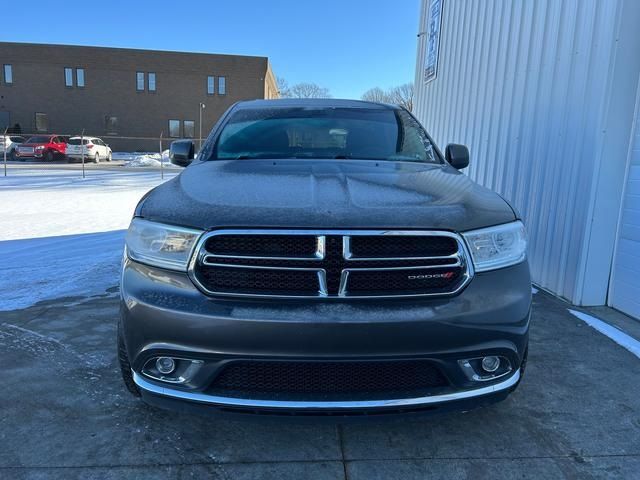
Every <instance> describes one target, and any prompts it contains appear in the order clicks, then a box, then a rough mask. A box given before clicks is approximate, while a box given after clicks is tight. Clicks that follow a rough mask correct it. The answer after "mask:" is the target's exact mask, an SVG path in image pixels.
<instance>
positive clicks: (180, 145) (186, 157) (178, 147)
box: [169, 140, 195, 167]
mask: <svg viewBox="0 0 640 480" xmlns="http://www.w3.org/2000/svg"><path fill="white" fill-rule="evenodd" d="M194 150H195V146H194V145H193V142H192V141H191V140H176V141H175V142H171V146H170V147H169V161H170V162H171V163H173V164H174V165H178V166H179V167H186V166H188V165H189V164H190V163H191V162H192V161H193V156H194Z"/></svg>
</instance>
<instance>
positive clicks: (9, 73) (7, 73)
mask: <svg viewBox="0 0 640 480" xmlns="http://www.w3.org/2000/svg"><path fill="white" fill-rule="evenodd" d="M4 83H6V84H7V85H11V84H12V83H13V67H12V66H11V65H5V66H4Z"/></svg>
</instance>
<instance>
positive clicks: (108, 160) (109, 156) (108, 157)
mask: <svg viewBox="0 0 640 480" xmlns="http://www.w3.org/2000/svg"><path fill="white" fill-rule="evenodd" d="M111 160H112V158H111V152H109V155H108V156H107V162H110V161H111Z"/></svg>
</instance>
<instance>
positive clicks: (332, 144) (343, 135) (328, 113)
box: [211, 107, 440, 163]
mask: <svg viewBox="0 0 640 480" xmlns="http://www.w3.org/2000/svg"><path fill="white" fill-rule="evenodd" d="M211 158H221V159H225V158H226V159H232V158H345V159H346V158H353V159H375V160H396V161H412V162H429V163H440V160H439V158H438V157H437V155H436V154H435V152H434V150H433V146H432V145H431V142H430V141H429V139H428V137H427V135H426V133H425V132H424V130H423V129H422V127H421V126H420V125H419V124H418V122H417V121H416V120H415V119H414V118H413V117H412V116H411V115H409V114H408V113H407V112H406V111H404V110H402V109H391V108H313V107H311V108H304V107H299V108H263V109H239V110H237V111H235V112H234V113H232V114H231V116H230V118H229V120H228V121H227V123H226V124H225V125H224V127H223V129H222V132H221V134H220V137H219V139H218V141H217V144H216V146H215V148H214V152H213V155H212V157H211Z"/></svg>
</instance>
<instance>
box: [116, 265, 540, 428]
mask: <svg viewBox="0 0 640 480" xmlns="http://www.w3.org/2000/svg"><path fill="white" fill-rule="evenodd" d="M121 292H122V304H121V310H122V321H123V332H124V335H125V343H126V347H127V351H128V352H129V357H130V362H131V365H132V369H133V372H134V381H135V382H136V383H137V385H138V386H139V387H140V389H141V391H142V394H143V398H144V399H145V400H146V401H148V402H150V403H154V404H159V403H160V404H162V406H170V407H172V408H181V406H183V405H186V404H190V405H197V406H199V407H208V408H209V409H211V407H213V408H214V409H218V410H234V411H251V412H255V411H261V412H271V413H278V412H292V413H293V412H296V413H304V414H319V415H321V414H327V413H329V412H332V413H336V414H338V415H341V414H346V415H349V414H352V413H357V412H367V413H372V412H404V411H416V410H422V409H432V408H435V407H438V406H442V405H459V406H460V407H459V408H465V409H466V408H469V407H470V406H473V405H476V404H482V403H484V402H486V401H488V400H491V399H493V400H496V399H498V400H499V399H502V398H504V397H505V396H506V395H507V394H508V393H509V392H510V391H511V390H512V389H513V388H514V387H515V385H517V383H518V381H519V379H520V366H521V363H522V360H523V357H524V355H525V350H526V347H527V344H528V328H529V316H530V305H531V287H530V279H529V269H528V265H527V264H526V263H522V264H519V265H516V266H513V267H509V268H505V269H502V270H497V271H493V272H486V273H481V274H476V276H475V277H474V278H473V280H472V281H471V282H470V283H469V285H468V286H467V287H466V289H465V290H464V291H463V292H462V293H461V294H460V295H458V296H455V297H451V298H442V299H437V298H432V299H388V300H376V301H371V300H360V301H353V300H351V301H340V300H336V301H333V300H330V301H326V300H317V301H316V300H313V301H305V302H301V301H276V300H269V301H264V300H263V301H251V300H238V299H233V300H229V299H213V298H209V297H206V296H204V295H203V294H202V293H201V292H200V291H199V290H197V289H196V288H195V287H194V285H193V284H192V282H191V280H190V279H189V278H188V277H187V275H186V274H182V273H178V272H170V271H166V270H162V269H157V268H152V267H148V266H145V265H141V264H138V263H136V262H133V261H131V260H125V264H124V270H123V276H122V286H121ZM159 355H174V356H176V357H183V358H192V359H198V360H199V361H204V362H205V363H206V364H207V365H208V368H207V369H205V371H206V375H200V376H199V377H198V378H196V379H195V380H194V381H193V382H189V383H187V384H184V385H169V384H165V383H164V382H161V381H158V380H154V379H152V378H149V377H148V376H146V375H145V374H144V373H142V370H143V366H144V365H145V364H146V363H147V362H148V361H149V360H150V359H153V358H154V357H157V356H159ZM484 355H499V356H502V357H504V358H507V359H508V360H509V362H510V364H511V365H512V367H513V368H512V370H511V372H510V373H509V374H507V375H504V376H502V377H500V378H498V379H495V380H493V381H486V382H477V381H473V380H470V379H469V378H468V377H467V376H465V374H464V373H463V372H462V369H461V367H460V364H459V361H460V360H461V359H465V358H475V357H478V356H484ZM386 359H390V360H396V359H427V360H429V361H430V362H433V364H435V365H437V366H438V368H439V369H440V370H441V371H442V373H443V374H444V375H445V376H446V378H447V379H448V381H449V382H450V387H448V388H447V389H445V390H442V389H441V390H438V391H437V392H434V393H433V394H428V395H419V396H412V397H406V396H403V397H394V396H390V397H389V398H384V399H379V398H376V399H372V400H368V399H362V398H358V399H354V400H350V399H341V400H340V401H324V400H322V399H320V400H318V399H312V400H300V399H295V400H293V399H288V398H286V395H285V396H283V397H282V398H278V399H273V398H269V399H261V398H253V397H252V398H239V397H237V396H226V395H219V394H211V393H209V392H208V391H207V390H208V386H209V384H210V383H211V382H212V381H213V379H214V377H215V376H216V374H217V373H219V371H220V369H221V368H222V367H223V366H224V365H225V364H228V363H229V362H234V361H242V360H286V361H305V360H311V361H321V360H332V361H343V360H344V361H353V360H373V361H376V360H386Z"/></svg>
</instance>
